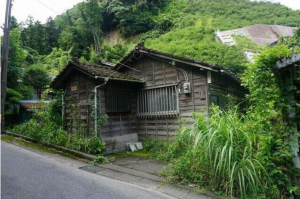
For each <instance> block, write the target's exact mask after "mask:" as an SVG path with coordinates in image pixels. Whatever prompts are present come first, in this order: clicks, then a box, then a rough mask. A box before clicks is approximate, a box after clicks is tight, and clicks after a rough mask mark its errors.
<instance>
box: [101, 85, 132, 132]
mask: <svg viewBox="0 0 300 199" xmlns="http://www.w3.org/2000/svg"><path fill="white" fill-rule="evenodd" d="M105 89H116V90H128V91H130V95H131V111H130V112H124V113H107V112H106V110H105V97H104V96H105ZM99 98H100V100H101V105H100V109H101V113H102V114H107V116H108V120H107V122H106V123H105V124H104V125H103V126H102V127H101V130H100V133H101V137H102V138H112V137H116V136H122V135H126V134H132V133H137V118H136V110H137V109H136V105H137V101H136V85H134V83H129V82H124V81H108V83H107V85H106V86H105V87H103V88H101V90H100V97H99Z"/></svg>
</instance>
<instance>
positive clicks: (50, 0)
mask: <svg viewBox="0 0 300 199" xmlns="http://www.w3.org/2000/svg"><path fill="white" fill-rule="evenodd" d="M48 1H49V2H50V3H52V4H53V5H55V6H56V7H57V8H60V9H62V10H63V11H65V10H66V9H65V8H63V7H60V6H59V5H57V4H56V3H54V2H53V1H52V0H48Z"/></svg>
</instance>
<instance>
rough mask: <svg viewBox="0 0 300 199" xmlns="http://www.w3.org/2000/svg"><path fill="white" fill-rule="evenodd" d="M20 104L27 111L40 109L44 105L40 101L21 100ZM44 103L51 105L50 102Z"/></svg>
mask: <svg viewBox="0 0 300 199" xmlns="http://www.w3.org/2000/svg"><path fill="white" fill-rule="evenodd" d="M18 103H19V104H20V105H21V106H22V107H24V108H26V109H27V110H32V109H34V108H37V109H39V108H41V106H42V103H41V102H39V101H38V100H20V101H19V102H18ZM43 103H49V101H43Z"/></svg>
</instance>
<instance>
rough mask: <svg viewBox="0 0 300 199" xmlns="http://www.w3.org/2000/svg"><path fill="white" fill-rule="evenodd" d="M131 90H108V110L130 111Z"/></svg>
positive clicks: (106, 102) (106, 105) (106, 96)
mask: <svg viewBox="0 0 300 199" xmlns="http://www.w3.org/2000/svg"><path fill="white" fill-rule="evenodd" d="M130 98H131V95H130V91H126V90H106V91H105V108H106V112H108V113H110V112H112V113H116V112H130V110H131V99H130Z"/></svg>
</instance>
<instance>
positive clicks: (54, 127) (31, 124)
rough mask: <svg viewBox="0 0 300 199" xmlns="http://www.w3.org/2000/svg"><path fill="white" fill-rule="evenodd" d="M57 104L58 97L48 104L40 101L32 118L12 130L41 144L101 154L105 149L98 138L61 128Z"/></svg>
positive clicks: (59, 110)
mask: <svg viewBox="0 0 300 199" xmlns="http://www.w3.org/2000/svg"><path fill="white" fill-rule="evenodd" d="M57 96H61V95H57ZM58 98H59V97H58ZM59 104H60V100H59V99H54V100H52V101H51V102H50V104H43V103H42V102H41V104H40V105H41V108H40V109H38V110H35V112H34V114H33V118H32V119H31V120H29V121H28V122H26V123H23V124H20V125H16V126H14V127H13V129H12V132H15V133H19V134H23V135H26V136H29V137H31V138H32V139H34V140H35V141H36V142H38V143H41V144H46V145H48V144H53V145H59V146H63V147H67V148H69V149H73V150H77V151H81V152H85V153H89V154H92V155H99V154H102V153H103V151H104V150H105V143H104V142H102V141H101V140H100V139H99V138H95V137H94V138H89V137H83V136H81V133H80V132H78V133H76V134H69V133H67V132H66V131H64V130H63V128H62V126H61V115H60V114H61V109H60V108H59Z"/></svg>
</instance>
